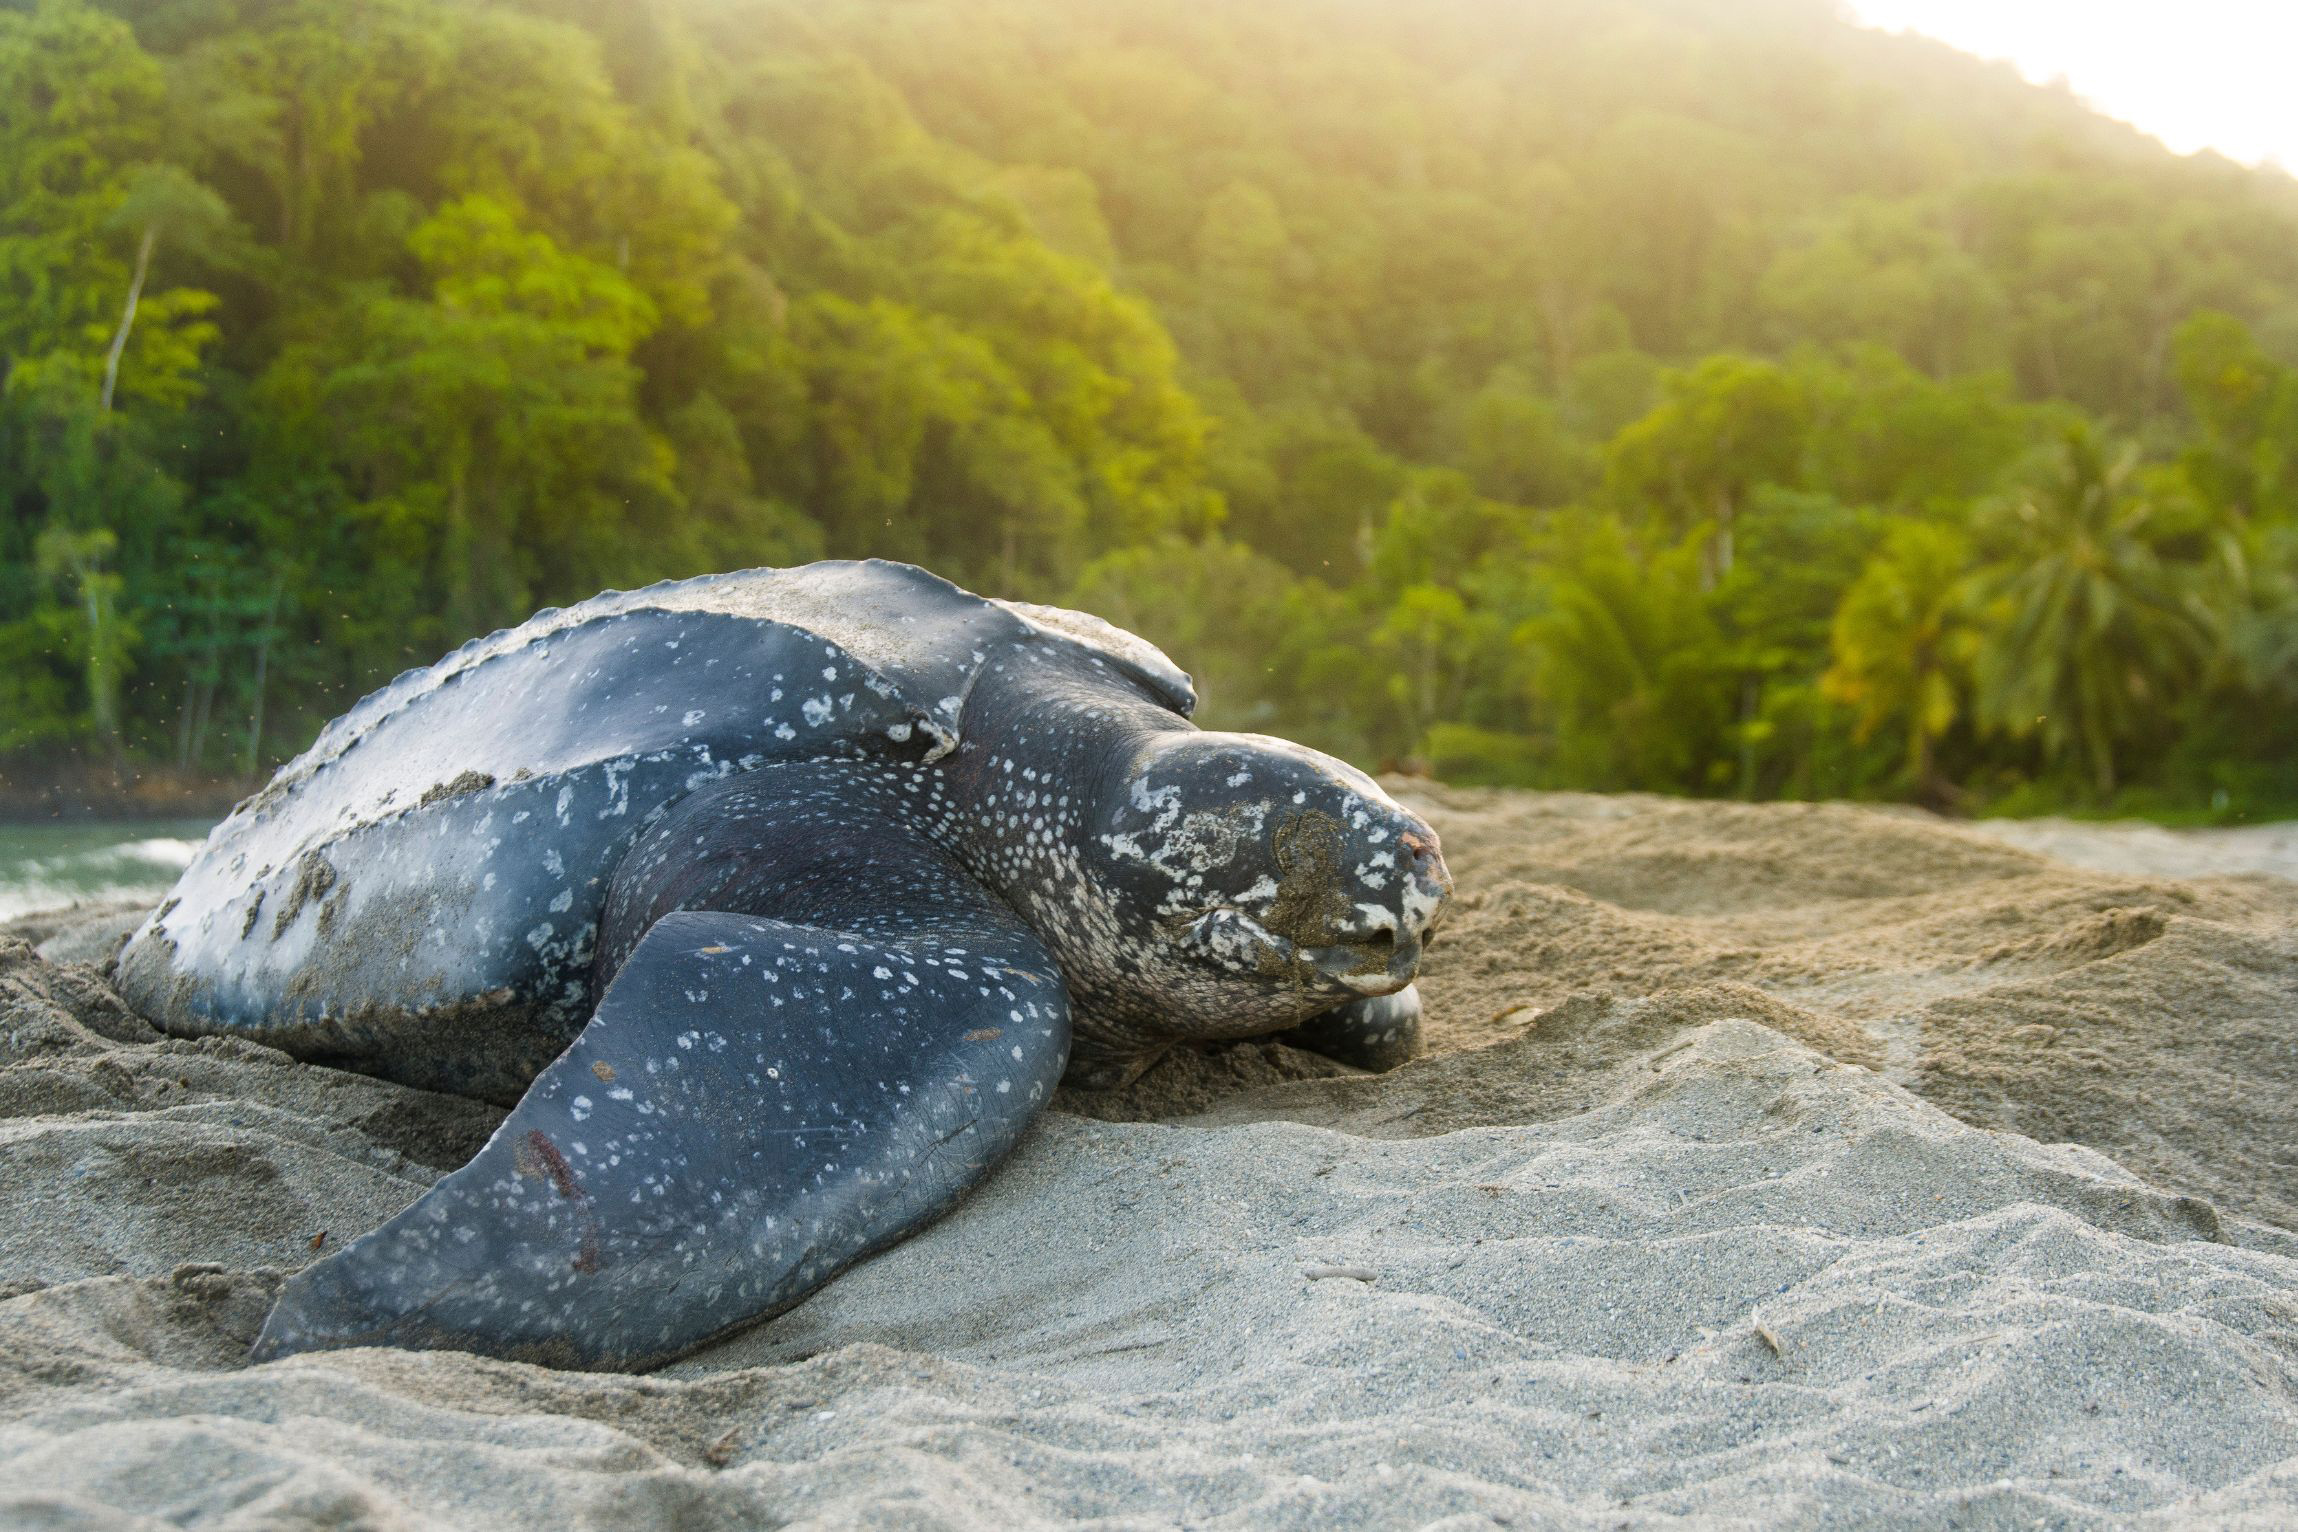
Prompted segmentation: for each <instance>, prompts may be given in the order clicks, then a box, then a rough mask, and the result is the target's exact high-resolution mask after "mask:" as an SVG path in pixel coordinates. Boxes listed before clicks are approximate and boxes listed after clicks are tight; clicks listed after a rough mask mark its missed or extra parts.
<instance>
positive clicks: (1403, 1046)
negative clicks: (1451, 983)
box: [1277, 984, 1420, 1074]
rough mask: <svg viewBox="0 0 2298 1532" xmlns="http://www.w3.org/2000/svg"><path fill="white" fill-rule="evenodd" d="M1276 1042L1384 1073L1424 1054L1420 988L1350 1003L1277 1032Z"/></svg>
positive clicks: (1413, 986) (1404, 989)
mask: <svg viewBox="0 0 2298 1532" xmlns="http://www.w3.org/2000/svg"><path fill="white" fill-rule="evenodd" d="M1277 1041H1278V1042H1280V1043H1288V1044H1290V1045H1291V1046H1293V1047H1295V1048H1305V1049H1307V1050H1308V1051H1309V1052H1311V1053H1321V1054H1323V1055H1324V1056H1325V1057H1326V1058H1328V1059H1337V1060H1339V1061H1340V1062H1341V1063H1343V1064H1353V1065H1354V1066H1356V1067H1357V1068H1358V1069H1370V1070H1373V1071H1375V1072H1376V1073H1383V1074H1385V1073H1386V1072H1387V1071H1389V1070H1391V1069H1394V1068H1396V1066H1397V1065H1399V1064H1404V1063H1409V1062H1410V1061H1411V1060H1412V1059H1414V1058H1415V1057H1417V1056H1418V1055H1419V1053H1420V986H1418V985H1417V984H1407V985H1406V986H1405V987H1404V988H1402V989H1400V990H1398V991H1397V992H1396V993H1395V994H1393V995H1367V996H1365V997H1364V998H1363V999H1362V1000H1351V1001H1350V1002H1349V1003H1348V1004H1346V1005H1344V1006H1341V1007H1340V1008H1339V1009H1337V1010H1331V1011H1327V1012H1325V1013H1324V1014H1323V1015H1322V1016H1316V1017H1311V1018H1310V1019H1309V1020H1307V1021H1304V1022H1302V1023H1301V1024H1300V1025H1299V1026H1297V1027H1295V1028H1293V1029H1292V1030H1291V1031H1290V1032H1280V1033H1278V1034H1277Z"/></svg>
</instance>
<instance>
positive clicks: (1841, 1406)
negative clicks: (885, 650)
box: [0, 783, 2298, 1532]
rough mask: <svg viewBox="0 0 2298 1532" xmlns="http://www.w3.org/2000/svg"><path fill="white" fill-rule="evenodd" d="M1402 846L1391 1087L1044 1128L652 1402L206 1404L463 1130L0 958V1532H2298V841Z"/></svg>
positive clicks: (393, 1368) (452, 1115) (425, 1364)
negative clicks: (1757, 1531)
mask: <svg viewBox="0 0 2298 1532" xmlns="http://www.w3.org/2000/svg"><path fill="white" fill-rule="evenodd" d="M1394 786H1395V788H1396V790H1397V791H1398V792H1399V795H1400V796H1402V797H1404V798H1405V799H1406V800H1407V801H1408V802H1409V803H1410V804H1411V806H1413V807H1415V808H1416V809H1419V810H1420V811H1421V812H1423V813H1425V814H1427V815H1428V816H1429V817H1430V818H1431V819H1432V820H1433V822H1434V823H1435V824H1436V825H1437V827H1438V828H1439V830H1440V831H1441V832H1442V834H1443V836H1444V840H1445V846H1446V850H1447V854H1448V857H1449V858H1450V860H1451V862H1452V865H1453V867H1454V870H1455V872H1456V874H1457V876H1458V879H1459V884H1460V897H1459V901H1458V907H1457V908H1456V910H1455V911H1454V913H1453V916H1452V918H1451V920H1450V922H1449V924H1448V926H1447V928H1446V930H1445V932H1444V933H1443V937H1442V940H1441V942H1440V943H1439V944H1438V945H1437V946H1436V947H1435V949H1434V950H1433V951H1432V953H1431V955H1430V961H1429V967H1428V970H1427V975H1426V978H1425V981H1424V991H1425V993H1426V995H1427V998H1428V1003H1429V1008H1430V1013H1429V1039H1428V1040H1429V1053H1428V1056H1427V1057H1425V1058H1424V1059H1422V1060H1421V1061H1419V1062H1417V1063H1415V1064H1412V1065H1409V1066H1407V1067H1406V1068H1404V1069H1401V1070H1399V1071H1396V1072H1395V1073H1393V1074H1390V1075H1387V1076H1381V1077H1371V1076H1362V1075H1355V1074H1351V1073H1349V1072H1347V1071H1344V1070H1342V1069H1340V1067H1339V1066H1337V1065H1333V1064H1330V1063H1328V1062H1326V1061H1324V1060H1321V1059H1318V1058H1315V1057H1313V1056H1310V1055H1306V1054H1301V1053H1297V1052H1293V1051H1291V1050H1288V1049H1284V1048H1282V1047H1278V1046H1275V1045H1269V1044H1248V1045H1243V1046H1238V1047H1233V1048H1228V1049H1223V1050H1217V1051H1205V1052H1189V1053H1184V1054H1178V1055H1175V1056H1174V1057H1172V1058H1170V1059H1168V1060H1167V1061H1166V1062H1165V1063H1163V1064H1161V1065H1160V1066H1159V1067H1158V1068H1157V1069H1155V1070H1153V1071H1152V1072H1151V1073H1150V1074H1149V1075H1147V1076H1145V1077H1144V1078H1143V1079H1142V1080H1141V1081H1140V1082H1138V1083H1137V1084H1135V1085H1134V1086H1132V1087H1130V1088H1128V1089H1127V1090H1126V1091H1123V1092H1119V1093H1115V1094H1112V1095H1106V1096H1086V1095H1078V1094H1074V1093H1069V1092H1064V1094H1063V1096H1062V1097H1061V1098H1060V1100H1059V1101H1058V1102H1057V1109H1056V1110H1055V1111H1054V1112H1053V1113H1051V1114H1050V1115H1049V1116H1048V1117H1047V1118H1046V1119H1045V1120H1044V1122H1043V1123H1042V1125H1041V1126H1040V1127H1039V1128H1038V1129H1037V1130H1036V1131H1035V1132H1033V1133H1032V1134H1031V1136H1030V1137H1029V1138H1028V1139H1027V1140H1026V1141H1025V1142H1024V1144H1023V1146H1022V1148H1021V1150H1020V1151H1019V1152H1018V1153H1017V1154H1016V1156H1015V1157H1014V1159H1013V1160H1012V1161H1011V1162H1009V1163H1008V1164H1007V1165H1006V1166H1005V1167H1004V1168H1002V1169H1001V1170H1000V1171H999V1173H998V1174H996V1175H995V1176H994V1177H992V1178H991V1180H990V1181H989V1182H988V1183H987V1184H986V1186H985V1187H984V1188H983V1189H982V1190H981V1191H980V1192H978V1193H977V1194H976V1195H975V1196H974V1197H972V1198H971V1199H970V1200H969V1201H968V1202H967V1203H966V1204H965V1205H964V1206H962V1207H961V1208H960V1209H959V1210H958V1211H957V1212H956V1213H954V1214H953V1215H951V1216H950V1217H948V1218H946V1219H944V1220H942V1221H941V1222H940V1223H938V1224H936V1225H935V1226H934V1227H932V1228H931V1229H930V1230H928V1231H927V1232H926V1233H924V1234H923V1235H921V1236H919V1237H917V1238H913V1239H911V1240H909V1241H907V1242H905V1243H904V1244H902V1245H899V1246H897V1247H896V1248H894V1249H892V1250H891V1251H888V1252H887V1253H885V1254H883V1255H881V1256H879V1257H877V1258H875V1259H873V1260H871V1261H869V1262H867V1263H865V1264H863V1265H861V1266H859V1267H857V1268H855V1269H854V1270H852V1271H850V1272H848V1273H847V1274H846V1275H844V1276H842V1277H840V1278H838V1279H837V1280H835V1281H834V1282H832V1283H831V1284H830V1285H829V1286H828V1287H827V1288H825V1289H824V1290H822V1291H821V1292H820V1293H818V1294H817V1295H815V1296H814V1297H813V1298H811V1299H809V1300H808V1301H807V1302H806V1303H804V1304H803V1305H801V1306H800V1307H798V1308H797V1309H795V1310H793V1311H792V1312H791V1313H789V1314H787V1315H785V1316H783V1317H781V1318H779V1319H777V1320H774V1321H772V1322H770V1323H768V1324H766V1325H764V1326H760V1327H758V1328H755V1329H753V1330H750V1331H748V1332H745V1333H743V1334H741V1335H738V1336H736V1337H735V1338H733V1339H731V1340H729V1341H726V1342H723V1343H721V1344H719V1345H717V1346H715V1347H713V1348H711V1349H709V1350H707V1351H705V1352H702V1353H700V1354H697V1355H695V1356H693V1357H690V1358H688V1359H687V1360H685V1361H683V1362H680V1363H678V1364H676V1365H674V1366H673V1367H671V1368H669V1369H667V1370H666V1371H664V1372H661V1373H657V1374H655V1375H652V1376H649V1377H643V1378H629V1377H610V1376H594V1375H580V1374H567V1373H553V1372H549V1371H546V1370H542V1369H538V1368H533V1367H528V1366H522V1365H517V1364H509V1363H501V1362H493V1361H484V1360H478V1359H474V1358H471V1357H468V1356H463V1355H458V1354H444V1353H431V1354H422V1353H399V1352H386V1351H354V1352H340V1353H331V1354H324V1355H317V1356H306V1357H299V1358H292V1359H289V1360H287V1361H284V1362H279V1363H274V1364H269V1365H266V1366H263V1367H257V1368H250V1367H247V1366H245V1365H244V1361H243V1353H244V1349H245V1347H246V1345H247V1343H248V1341H249V1340H250V1339H251V1338H252V1336H253V1334H254V1332H255V1329H256V1326H257V1324H258V1323H259V1322H260V1320H261V1317H262V1314H263V1311H264V1309H265V1306H266V1304H267V1303H268V1300H269V1295H270V1294H271V1293H272V1292H273V1291H274V1290H275V1289H276V1287H277V1285H278V1284H279V1282H280V1281H281V1280H282V1278H283V1276H284V1275H285V1274H286V1273H288V1272H291V1271H293V1270H295V1269H296V1268H297V1267H299V1266H300V1265H302V1264H304V1263H305V1262H307V1261H309V1260H311V1259H313V1258H314V1255H315V1254H316V1253H317V1252H319V1251H322V1250H325V1249H327V1248H330V1247H331V1246H332V1245H334V1244H336V1243H340V1242H341V1241H343V1240H345V1239H347V1238H350V1237H352V1236H354V1235H356V1234H357V1233H359V1232H361V1231H362V1230H364V1229H366V1228H368V1227H370V1226H372V1225H374V1224H376V1223H378V1222H381V1221H382V1220H383V1219H384V1218H386V1217H388V1216H389V1215H391V1214H392V1213H394V1212H395V1211H397V1210H398V1209H399V1208H400V1207H402V1206H404V1205H405V1204H406V1203H407V1202H408V1201H409V1200H411V1199H412V1198H413V1197H415V1196H416V1195H418V1194H419V1193H420V1192H421V1191H422V1189H423V1188H424V1187H425V1186H427V1185H428V1184H430V1182H431V1181H432V1180H434V1179H435V1178H436V1177H437V1176H438V1175H439V1174H440V1173H442V1172H443V1171H444V1170H446V1169H449V1168H452V1167H453V1166H454V1165H456V1164H458V1163H460V1161H461V1160H462V1159H463V1158H464V1157H467V1155H468V1154H469V1153H470V1152H472V1151H473V1150H474V1149H475V1148H476V1147H477V1146H478V1145H479V1144H480V1143H481V1142H482V1141H483V1140H484V1139H485V1137H486V1135H487V1134H488V1132H489V1131H491V1129H492V1127H493V1124H494V1121H495V1119H496V1115H497V1114H496V1113H495V1112H494V1111H493V1110H492V1109H490V1108H487V1107H483V1106H480V1105H477V1104H474V1103H470V1102H465V1101H461V1100H457V1099H453V1098H448V1097H440V1096H431V1095H426V1094H424V1093H422V1092H418V1091H413V1090H409V1089H406V1088H403V1087H400V1086H395V1085H389V1084H385V1083H383V1082H379V1081H374V1080H369V1079H365V1078H362V1077H359V1076H355V1075H347V1074H342V1073H338V1072H334V1071H330V1070H326V1069H320V1068H316V1067H312V1066H306V1065H302V1064H297V1063H295V1062H293V1061H291V1060H289V1059H287V1058H286V1057H284V1056H283V1055H280V1054H278V1053H275V1052H272V1051H270V1050H267V1049H263V1048H260V1047H256V1046H253V1045H249V1044H245V1043H239V1042H234V1041H226V1040H216V1039H210V1040H205V1041H201V1042H197V1043H194V1042H185V1041H177V1040H169V1039H163V1038H160V1037H159V1036H157V1034H155V1033H153V1032H152V1031H151V1030H150V1029H149V1028H148V1027H146V1026H145V1025H144V1024H143V1023H142V1022H141V1021H140V1020H139V1019H137V1018H136V1017H134V1016H133V1015H131V1014H129V1013H128V1012H127V1011H126V1010H125V1009H124V1008H123V1007H122V1006H121V1005H120V1004H119V1003H118V1001H117V999H116V997H114V996H113V995H112V994H111V992H110V989H109V987H108V984H107V982H106V980H105V977H104V970H103V966H102V965H103V963H104V961H105V960H106V958H107V957H108V954H109V950H110V947H111V944H112V942H113V941H114V939H115V938H116V937H117V935H118V934H120V933H121V932H122V931H124V929H125V927H126V923H128V922H130V921H132V920H133V918H134V912H133V911H132V910H126V909H117V908H115V909H111V910H82V911H79V912H76V913H74V914H71V915H66V916H33V917H27V918H24V919H20V920H18V921H16V922H14V923H13V925H12V926H9V927H6V928H0V929H5V930H9V931H12V932H13V935H12V936H11V937H8V938H4V939H0V1174H4V1175H5V1177H6V1184H7V1185H8V1187H9V1188H10V1195H9V1196H8V1197H7V1198H6V1199H5V1201H4V1202H0V1525H6V1526H11V1527H13V1526H27V1527H53V1528H74V1529H81V1528H89V1529H93V1528H115V1527H116V1528H137V1529H147V1528H157V1527H163V1526H197V1527H215V1528H234V1529H237V1528H248V1529H253V1528H287V1527H303V1526H357V1527H371V1528H378V1529H394V1532H395V1529H415V1528H422V1529H431V1528H440V1529H445V1528H464V1527H480V1526H485V1527H533V1528H538V1529H541V1528H553V1529H556V1528H571V1527H600V1528H605V1527H632V1526H642V1527H643V1526H677V1527H680V1528H721V1527H723V1528H737V1527H740V1528H750V1527H764V1526H784V1525H791V1526H806V1527H848V1526H870V1527H889V1528H890V1527H902V1528H908V1527H949V1528H1012V1527H1050V1526H1063V1525H1072V1524H1079V1523H1083V1524H1088V1525H1093V1526H1100V1527H1110V1528H1128V1529H1131V1528H1162V1527H1237V1528H1264V1527H1267V1528H1288V1527H1299V1528H1312V1527H1315V1528H1323V1527H1335V1526H1372V1527H1390V1526H1414V1527H1443V1528H1460V1529H1466V1528H1483V1527H1533V1526H1538V1527H1573V1528H1578V1527H1586V1528H1591V1529H1593V1528H1617V1527H1645V1526H1673V1525H1689V1526H1701V1527H1758V1526H1761V1527H1772V1526H1874V1525H1892V1526H1940V1527H1946V1526H1955V1527H1994V1526H2003V1527H2009V1526H2019V1527H2031V1526H2037V1525H2041V1526H2048V1527H2090V1526H2147V1527H2156V1526H2159V1527H2171V1526H2197V1525H2200V1526H2211V1527H2256V1528H2268V1527H2280V1526H2287V1525H2291V1524H2292V1523H2293V1522H2298V1234H2294V1233H2292V1232H2291V1231H2292V1230H2293V1229H2298V1173H2294V1172H2298V881H2294V879H2298V836H2294V835H2293V834H2291V832H2289V831H2287V830H2284V829H2281V828H2277V827H2264V828H2261V829H2258V830H2242V831H2232V832H2208V833H2202V834H2196V833H2191V832H2177V833H2174V832H2167V831H2159V830H2153V829H2151V828H2147V827H2128V826H2089V825H2082V824H2075V823H2070V822H2048V823H2042V822H2029V823H2026V824H2024V825H2020V826H1983V827H1965V826H1954V825H1949V824H1946V823H1944V822H1941V821H1937V820H1932V819H1928V818H1924V817H1920V816H1916V815H1912V814H1908V813H1904V812H1894V811H1883V810H1869V809H1860V808H1850V807H1842V806H1833V805H1770V806H1742V805H1733V804H1715V803H1683V802H1677V801H1672V800H1664V799H1646V798H1609V797H1593V796H1582V795H1569V794H1528V793H1513V792H1499V791H1467V790H1449V789H1442V788H1435V787H1431V786H1429V785H1427V784H1424V783H1399V784H1394Z"/></svg>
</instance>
